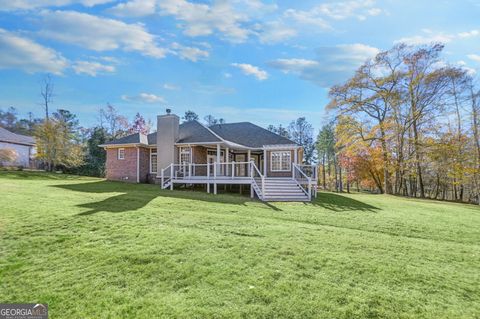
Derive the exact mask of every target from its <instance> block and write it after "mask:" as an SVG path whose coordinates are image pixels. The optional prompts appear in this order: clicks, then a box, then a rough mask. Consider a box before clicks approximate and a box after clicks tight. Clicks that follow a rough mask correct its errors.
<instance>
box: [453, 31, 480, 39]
mask: <svg viewBox="0 0 480 319" xmlns="http://www.w3.org/2000/svg"><path fill="white" fill-rule="evenodd" d="M478 35H480V31H479V30H471V31H467V32H460V33H459V34H458V36H459V37H460V38H471V37H476V36H478Z"/></svg>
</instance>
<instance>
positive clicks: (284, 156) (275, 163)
mask: <svg viewBox="0 0 480 319" xmlns="http://www.w3.org/2000/svg"><path fill="white" fill-rule="evenodd" d="M291 165H292V153H291V152H290V151H284V152H272V153H271V155H270V170H271V171H272V172H280V171H290V170H291Z"/></svg>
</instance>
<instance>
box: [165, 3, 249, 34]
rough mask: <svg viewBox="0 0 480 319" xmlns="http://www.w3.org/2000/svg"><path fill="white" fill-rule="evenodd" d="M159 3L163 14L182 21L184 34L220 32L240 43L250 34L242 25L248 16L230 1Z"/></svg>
mask: <svg viewBox="0 0 480 319" xmlns="http://www.w3.org/2000/svg"><path fill="white" fill-rule="evenodd" d="M158 5H159V7H160V12H161V13H162V14H164V15H172V16H174V17H175V18H176V19H177V20H179V21H182V22H183V24H182V25H180V26H181V28H183V29H184V34H186V35H188V36H191V37H196V36H207V35H211V34H213V33H214V32H219V33H220V34H221V35H222V37H223V38H225V39H226V40H228V41H231V42H234V43H240V42H244V41H245V40H246V39H247V38H248V36H249V34H250V31H249V30H248V29H247V28H245V27H243V26H242V23H243V22H246V21H247V20H248V16H247V15H246V14H243V13H240V12H239V11H236V10H235V9H234V8H233V6H232V5H231V4H230V3H229V2H228V1H218V2H215V3H213V4H212V5H208V4H205V3H192V2H189V1H186V0H164V1H161V2H160V3H158Z"/></svg>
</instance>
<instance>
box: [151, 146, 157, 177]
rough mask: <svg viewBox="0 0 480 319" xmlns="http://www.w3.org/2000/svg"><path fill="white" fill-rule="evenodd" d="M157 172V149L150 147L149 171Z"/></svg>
mask: <svg viewBox="0 0 480 319" xmlns="http://www.w3.org/2000/svg"><path fill="white" fill-rule="evenodd" d="M156 172H157V149H156V148H151V149H150V173H152V174H153V173H156Z"/></svg>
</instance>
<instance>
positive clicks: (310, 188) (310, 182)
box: [307, 178, 312, 200]
mask: <svg viewBox="0 0 480 319" xmlns="http://www.w3.org/2000/svg"><path fill="white" fill-rule="evenodd" d="M307 182H308V200H312V181H311V180H310V178H308V179H307Z"/></svg>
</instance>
